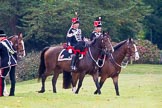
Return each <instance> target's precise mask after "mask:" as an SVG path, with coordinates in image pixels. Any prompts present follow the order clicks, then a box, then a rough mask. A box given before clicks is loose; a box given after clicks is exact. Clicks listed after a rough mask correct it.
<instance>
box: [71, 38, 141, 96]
mask: <svg viewBox="0 0 162 108" xmlns="http://www.w3.org/2000/svg"><path fill="white" fill-rule="evenodd" d="M127 55H128V58H130V57H131V56H134V59H135V60H138V59H139V54H138V51H137V47H136V45H135V42H134V41H133V39H131V38H129V39H127V40H125V41H122V42H120V43H119V44H118V45H116V46H115V47H114V52H112V53H111V54H110V53H107V54H106V56H107V58H106V60H105V63H104V65H103V67H102V68H101V72H100V73H99V76H100V77H101V78H100V82H99V84H100V89H101V88H102V86H103V84H104V82H105V80H106V79H107V78H109V77H111V78H112V79H113V83H114V86H115V91H116V95H117V96H119V87H118V77H119V74H120V72H121V68H122V67H123V66H121V63H122V61H123V60H124V58H125V57H126V56H127ZM128 60H129V59H128ZM127 63H128V61H127ZM79 76H80V74H79V73H72V85H73V89H74V88H75V87H76V84H77V81H78V77H79ZM97 93H98V91H97V90H96V91H95V92H94V94H97Z"/></svg>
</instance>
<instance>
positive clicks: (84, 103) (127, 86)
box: [0, 65, 162, 108]
mask: <svg viewBox="0 0 162 108" xmlns="http://www.w3.org/2000/svg"><path fill="white" fill-rule="evenodd" d="M9 87H10V85H8V86H7V88H8V89H9ZM40 87H41V83H38V82H37V80H30V81H24V82H20V83H17V85H16V93H15V94H16V96H14V97H0V108H162V65H129V66H128V67H127V68H126V69H123V70H122V73H121V74H120V77H119V91H120V95H121V96H119V97H118V96H116V95H115V90H114V86H113V83H112V80H111V79H107V81H106V83H105V84H104V86H103V88H102V94H101V95H94V94H93V92H94V90H95V86H94V83H93V80H92V77H91V76H87V77H86V78H85V79H84V81H83V86H82V88H81V90H80V93H79V94H78V95H76V94H73V93H72V91H71V89H68V90H65V89H62V76H60V77H59V79H58V82H57V93H56V94H53V93H52V83H51V77H49V78H48V80H47V82H46V92H45V93H44V94H38V93H37V92H36V91H38V90H39V89H40ZM8 91H9V90H8Z"/></svg>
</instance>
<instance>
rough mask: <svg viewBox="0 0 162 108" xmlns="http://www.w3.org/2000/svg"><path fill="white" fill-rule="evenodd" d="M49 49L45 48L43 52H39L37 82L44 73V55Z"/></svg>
mask: <svg viewBox="0 0 162 108" xmlns="http://www.w3.org/2000/svg"><path fill="white" fill-rule="evenodd" d="M48 49H49V47H45V48H44V49H43V51H42V52H41V56H40V64H39V69H38V74H39V76H38V81H39V80H40V79H41V77H42V74H43V73H44V71H45V69H46V66H45V61H44V53H45V52H46V51H47V50H48Z"/></svg>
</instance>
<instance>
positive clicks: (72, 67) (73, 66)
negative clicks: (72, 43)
mask: <svg viewBox="0 0 162 108" xmlns="http://www.w3.org/2000/svg"><path fill="white" fill-rule="evenodd" d="M75 64H76V55H73V57H72V60H71V69H72V70H76V66H75Z"/></svg>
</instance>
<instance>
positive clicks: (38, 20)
mask: <svg viewBox="0 0 162 108" xmlns="http://www.w3.org/2000/svg"><path fill="white" fill-rule="evenodd" d="M0 5H1V7H0V10H1V11H0V13H1V15H3V17H1V18H0V22H4V23H2V24H1V23H0V25H1V27H0V28H1V29H5V30H6V31H7V34H9V35H11V34H13V33H14V34H15V33H18V32H23V34H24V35H25V38H24V39H25V44H26V49H27V50H28V51H31V50H33V49H34V50H41V49H43V48H44V47H45V46H49V45H51V44H58V43H60V42H65V37H66V32H67V31H68V29H69V27H70V26H71V18H72V17H75V15H74V12H75V11H77V12H78V14H79V18H80V21H81V26H80V28H81V29H82V31H83V35H84V36H85V37H89V36H90V34H91V32H92V31H93V21H94V20H96V18H98V17H99V16H101V17H102V24H103V30H104V31H110V34H111V36H112V39H113V40H114V41H117V42H119V41H122V40H124V39H127V38H128V37H134V38H141V36H139V35H141V34H145V29H143V28H144V26H143V21H144V18H145V16H147V15H149V14H151V12H152V9H151V8H150V5H148V4H145V3H144V2H142V1H141V0H140V1H139V0H135V1H132V0H113V1H112V0H93V1H91V0H90V1H87V0H77V1H76V0H32V1H31V0H5V1H1V4H0ZM9 10H11V11H9ZM11 16H12V17H11ZM8 22H10V23H9V24H7V23H8ZM11 22H12V23H11ZM142 38H143V37H142Z"/></svg>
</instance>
